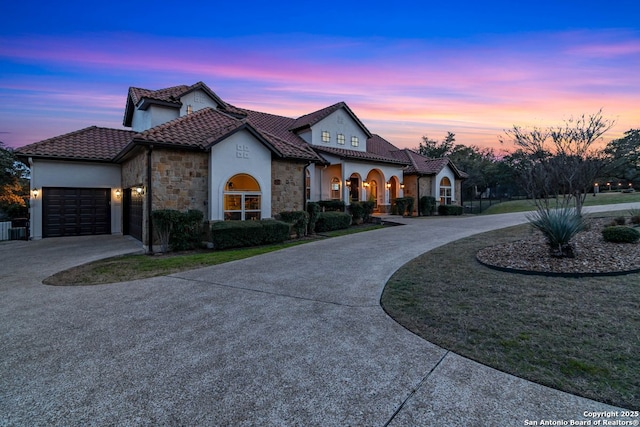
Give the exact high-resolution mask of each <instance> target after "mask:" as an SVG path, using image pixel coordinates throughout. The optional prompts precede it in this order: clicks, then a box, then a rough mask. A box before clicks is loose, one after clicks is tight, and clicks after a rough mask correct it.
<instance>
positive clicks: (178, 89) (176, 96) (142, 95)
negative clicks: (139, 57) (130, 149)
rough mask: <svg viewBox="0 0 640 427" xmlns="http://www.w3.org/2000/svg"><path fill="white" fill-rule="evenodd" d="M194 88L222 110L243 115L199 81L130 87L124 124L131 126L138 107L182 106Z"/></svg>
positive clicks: (142, 108) (144, 108)
mask: <svg viewBox="0 0 640 427" xmlns="http://www.w3.org/2000/svg"><path fill="white" fill-rule="evenodd" d="M194 90H202V91H203V92H205V93H206V94H207V95H208V96H209V97H210V98H211V99H213V100H214V101H215V102H216V104H218V105H219V106H220V109H221V110H225V111H227V112H229V113H230V114H233V115H236V116H242V115H243V112H242V111H241V110H240V109H238V108H235V107H233V106H230V105H228V104H227V103H226V102H224V101H223V100H222V98H220V97H219V96H218V95H216V94H215V92H214V91H212V90H211V89H210V88H209V86H207V85H206V84H205V83H204V82H197V83H195V84H192V85H191V86H187V85H179V86H172V87H168V88H165V89H158V90H150V89H142V88H138V87H130V88H129V94H128V96H127V105H126V107H125V112H124V119H123V121H122V124H123V125H124V126H131V120H132V119H133V112H134V110H135V109H136V107H137V108H139V109H141V110H146V109H147V108H149V106H150V105H164V106H166V107H173V108H180V107H181V106H182V102H181V101H180V98H181V97H183V96H185V95H187V94H189V93H191V92H193V91H194Z"/></svg>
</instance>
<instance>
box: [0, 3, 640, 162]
mask: <svg viewBox="0 0 640 427" xmlns="http://www.w3.org/2000/svg"><path fill="white" fill-rule="evenodd" d="M5 3H7V4H3V5H2V6H0V12H1V15H2V16H3V17H4V19H3V25H2V26H0V97H2V99H3V101H4V102H2V103H1V105H0V140H2V141H4V142H5V143H7V144H8V145H9V146H14V147H17V146H21V145H24V144H27V143H31V142H36V141H39V140H42V139H45V138H48V137H52V136H56V135H59V134H62V133H65V132H70V131H73V130H76V129H80V128H84V127H86V126H90V125H98V126H106V127H115V128H120V127H121V126H122V115H123V111H124V105H125V101H126V94H127V89H128V87H129V86H138V87H144V88H148V89H159V88H162V87H168V86H174V85H178V84H193V83H195V82H197V81H204V82H205V83H207V85H209V87H211V88H212V89H213V90H214V91H215V92H216V93H217V94H218V95H219V96H221V97H222V98H223V99H224V100H226V101H228V102H230V103H232V104H234V105H237V106H240V107H245V108H252V109H256V110H261V111H266V112H270V113H274V114H282V115H285V116H292V117H296V116H299V115H302V114H306V113H309V112H311V111H314V110H316V109H319V108H323V107H325V106H328V105H331V104H333V103H335V102H339V101H345V102H347V104H349V106H350V107H351V108H352V110H354V112H355V113H356V114H357V115H358V116H359V117H360V118H361V119H362V120H363V121H364V123H365V124H366V125H367V126H368V127H369V129H370V130H371V131H372V132H374V133H378V134H380V135H382V136H383V137H385V138H387V139H389V140H390V141H391V142H393V143H395V144H396V145H398V146H401V147H414V146H417V145H418V143H419V142H420V140H421V136H422V135H425V134H426V135H429V136H430V137H432V138H437V139H440V138H442V137H444V135H445V134H446V132H447V131H452V132H454V133H456V135H457V137H458V142H460V143H464V144H475V145H479V146H486V147H494V148H496V149H497V150H500V149H503V148H504V147H502V146H500V144H499V143H498V136H499V135H502V134H503V130H504V129H506V128H509V127H511V126H512V125H514V124H518V125H525V126H526V125H539V126H544V125H553V124H557V123H559V122H560V121H561V120H563V119H567V118H569V117H571V116H576V115H580V114H591V113H595V112H596V111H598V110H599V109H600V108H602V109H603V113H604V115H605V117H608V118H610V119H613V120H616V122H617V124H616V126H615V127H614V129H612V131H611V132H610V133H609V134H608V135H607V136H606V138H607V139H612V138H615V137H619V136H621V135H622V133H623V132H624V131H626V130H628V129H630V128H637V127H640V123H639V122H640V105H639V104H640V102H638V100H640V78H638V77H637V76H638V75H639V74H640V73H639V72H638V70H640V24H638V17H640V2H632V1H613V2H608V3H602V2H597V3H596V2H588V1H587V2H573V1H571V2H536V3H535V4H533V2H532V3H531V4H524V3H523V4H521V3H518V2H512V1H510V2H411V1H409V2H398V3H397V4H394V3H387V4H386V5H385V6H382V5H381V6H372V5H371V4H367V3H362V2H345V1H342V2H337V1H328V2H323V3H319V2H305V1H300V2H296V3H294V2H264V1H260V2H256V1H245V2H236V3H234V2H203V3H200V2H184V3H176V2H166V1H156V2H152V3H150V2H137V1H132V2H129V3H125V2H120V1H115V2H109V3H107V2H104V3H102V4H100V5H90V4H89V2H86V1H85V2H76V1H70V2H58V3H55V2H34V1H21V2H5ZM34 11H38V12H37V13H34Z"/></svg>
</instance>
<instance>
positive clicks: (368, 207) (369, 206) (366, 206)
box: [362, 201, 376, 222]
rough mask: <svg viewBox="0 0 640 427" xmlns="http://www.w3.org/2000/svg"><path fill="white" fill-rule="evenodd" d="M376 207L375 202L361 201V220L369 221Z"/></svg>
mask: <svg viewBox="0 0 640 427" xmlns="http://www.w3.org/2000/svg"><path fill="white" fill-rule="evenodd" d="M375 207H376V203H375V202H371V201H368V202H362V208H363V210H364V212H363V214H362V221H363V222H369V220H370V219H371V214H373V210H374V209H375Z"/></svg>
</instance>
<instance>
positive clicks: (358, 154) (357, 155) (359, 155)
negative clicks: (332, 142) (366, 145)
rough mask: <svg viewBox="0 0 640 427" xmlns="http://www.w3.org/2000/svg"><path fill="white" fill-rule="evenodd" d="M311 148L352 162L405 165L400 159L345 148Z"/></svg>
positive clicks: (315, 146) (316, 146)
mask: <svg viewBox="0 0 640 427" xmlns="http://www.w3.org/2000/svg"><path fill="white" fill-rule="evenodd" d="M313 148H314V149H315V150H316V151H319V152H321V153H327V154H333V155H336V156H340V157H344V158H347V159H354V160H367V161H374V162H382V163H392V164H396V165H406V164H407V162H406V161H405V160H402V159H397V158H394V157H389V156H382V155H380V154H376V153H371V152H369V151H357V150H348V149H345V148H335V147H322V146H319V145H314V146H313Z"/></svg>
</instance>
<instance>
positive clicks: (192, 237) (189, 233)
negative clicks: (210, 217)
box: [151, 209, 204, 252]
mask: <svg viewBox="0 0 640 427" xmlns="http://www.w3.org/2000/svg"><path fill="white" fill-rule="evenodd" d="M203 219H204V214H203V213H202V212H201V211H199V210H195V209H192V210H188V211H186V212H180V211H177V210H174V209H159V210H156V211H153V212H151V221H153V229H154V231H155V233H156V236H157V237H158V240H160V247H161V250H162V252H169V250H174V251H185V250H188V249H193V248H194V247H196V246H197V245H198V243H199V242H200V238H201V235H202V222H203Z"/></svg>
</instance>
